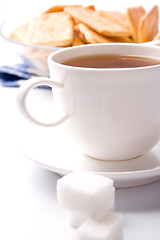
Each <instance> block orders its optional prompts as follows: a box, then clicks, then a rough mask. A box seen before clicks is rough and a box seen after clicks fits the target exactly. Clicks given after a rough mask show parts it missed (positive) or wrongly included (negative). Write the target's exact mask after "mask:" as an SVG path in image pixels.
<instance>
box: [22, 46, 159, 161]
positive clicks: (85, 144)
mask: <svg viewBox="0 0 160 240" xmlns="http://www.w3.org/2000/svg"><path fill="white" fill-rule="evenodd" d="M93 54H94V55H96V54H98V55H99V54H118V55H121V54H122V55H135V56H140V57H149V58H160V47H156V46H147V45H141V44H124V43H123V44H93V45H85V46H77V47H70V48H65V49H62V50H59V51H57V52H54V53H52V54H50V55H49V57H48V66H49V72H50V78H45V77H37V78H32V79H30V80H27V81H26V82H25V83H23V84H22V85H21V87H20V88H19V89H18V94H17V101H18V106H19V108H20V110H21V111H22V113H23V114H24V115H25V116H26V117H27V118H29V119H31V120H32V121H34V122H35V123H37V124H40V125H42V126H57V125H59V124H62V123H63V122H64V121H68V126H69V128H70V133H71V134H72V135H73V136H74V138H75V140H76V141H77V143H78V144H79V146H80V148H81V150H82V152H83V153H84V154H86V155H88V156H90V157H93V158H96V159H101V160H112V161H113V160H126V159H132V158H135V157H138V156H140V155H142V154H144V153H146V152H147V151H148V150H150V149H151V148H152V147H153V146H155V145H156V143H157V142H158V141H159V139H160V106H159V105H160V65H154V66H147V67H139V68H121V69H120V68H119V69H118V68H116V69H115V68H111V69H109V68H108V69H107V68H106V69H102V68H83V67H72V66H66V65H63V64H62V62H64V61H66V60H67V59H70V58H75V57H83V56H88V55H93ZM39 85H48V86H51V87H52V91H53V95H54V99H55V101H56V103H57V104H58V107H59V109H60V110H61V111H62V112H63V116H61V117H60V118H59V119H58V120H56V121H54V122H51V123H47V122H41V121H40V120H39V119H35V118H34V117H33V116H32V114H31V113H30V111H29V109H28V108H27V106H26V99H27V96H28V93H29V92H30V91H31V89H33V88H34V87H36V86H39ZM53 108H54V106H53ZM53 148H54V146H53Z"/></svg>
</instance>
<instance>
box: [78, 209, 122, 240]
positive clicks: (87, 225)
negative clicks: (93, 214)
mask: <svg viewBox="0 0 160 240" xmlns="http://www.w3.org/2000/svg"><path fill="white" fill-rule="evenodd" d="M122 225H123V222H122V217H121V215H118V214H115V213H108V214H105V215H103V216H101V217H99V218H90V219H87V220H86V221H85V222H84V223H82V225H81V226H80V227H79V228H78V230H77V238H78V240H123V228H122Z"/></svg>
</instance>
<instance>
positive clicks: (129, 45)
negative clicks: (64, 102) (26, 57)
mask: <svg viewBox="0 0 160 240" xmlns="http://www.w3.org/2000/svg"><path fill="white" fill-rule="evenodd" d="M99 47H100V48H101V47H108V48H109V47H112V48H113V47H119V48H120V47H127V48H133V47H136V48H138V49H140V48H144V49H145V50H146V49H152V50H153V49H155V50H156V52H157V51H160V47H159V46H156V45H152V44H143V43H142V44H140V43H97V44H87V45H79V46H73V47H70V48H65V49H60V50H57V51H55V52H52V53H50V54H49V56H48V64H49V65H50V64H54V65H55V66H59V67H61V68H64V69H72V70H73V69H75V70H83V71H101V72H102V71H124V70H125V71H133V70H134V71H135V70H142V69H143V70H144V69H145V70H147V69H153V68H159V67H160V64H156V65H151V66H143V67H132V68H89V67H76V66H69V65H64V64H63V63H61V62H58V61H56V60H54V59H53V58H54V57H57V56H59V55H64V53H68V52H74V51H76V50H77V49H80V50H82V49H86V48H87V49H94V48H99ZM115 54H116V53H115ZM90 55H95V54H94V53H93V54H90ZM123 55H124V56H125V54H123ZM126 55H127V54H126ZM82 56H83V55H82ZM130 56H142V57H143V56H145V57H148V58H151V59H152V58H153V59H156V58H158V59H159V60H160V52H159V56H158V57H154V56H152V55H151V54H150V55H149V56H146V55H142V54H141V55H134V53H133V54H130ZM75 57H76V56H75ZM73 58H74V57H73ZM64 60H65V58H64ZM62 61H63V60H62Z"/></svg>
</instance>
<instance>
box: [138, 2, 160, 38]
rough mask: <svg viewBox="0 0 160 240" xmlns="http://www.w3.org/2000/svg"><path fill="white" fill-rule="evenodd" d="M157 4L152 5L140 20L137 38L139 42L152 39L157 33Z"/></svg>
mask: <svg viewBox="0 0 160 240" xmlns="http://www.w3.org/2000/svg"><path fill="white" fill-rule="evenodd" d="M158 15H159V13H158V6H156V5H155V6H154V7H153V8H152V9H151V10H150V11H149V12H147V13H146V14H145V15H144V16H143V17H142V18H141V20H140V22H139V27H138V38H139V39H138V40H139V42H140V43H142V42H148V41H152V40H153V39H154V37H155V36H156V34H157V33H158Z"/></svg>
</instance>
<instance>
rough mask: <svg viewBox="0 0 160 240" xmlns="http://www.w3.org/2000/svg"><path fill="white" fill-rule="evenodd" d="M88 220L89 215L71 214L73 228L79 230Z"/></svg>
mask: <svg viewBox="0 0 160 240" xmlns="http://www.w3.org/2000/svg"><path fill="white" fill-rule="evenodd" d="M86 218H87V215H85V214H81V213H80V212H79V211H76V212H72V211H70V212H69V224H70V226H71V227H74V228H78V227H79V226H80V225H81V224H82V223H83V222H84V221H85V220H86Z"/></svg>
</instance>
